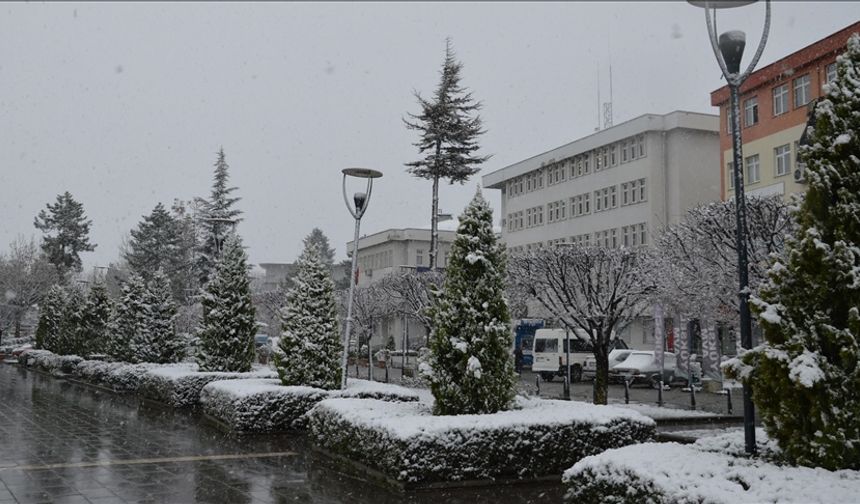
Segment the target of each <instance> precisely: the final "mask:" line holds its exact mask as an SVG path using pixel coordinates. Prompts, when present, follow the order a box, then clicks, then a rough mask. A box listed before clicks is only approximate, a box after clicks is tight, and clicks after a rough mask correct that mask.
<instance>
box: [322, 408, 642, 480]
mask: <svg viewBox="0 0 860 504" xmlns="http://www.w3.org/2000/svg"><path fill="white" fill-rule="evenodd" d="M515 405H516V407H517V408H519V409H512V410H508V411H501V412H498V413H494V414H482V415H446V416H442V415H436V416H434V415H433V414H432V411H431V409H430V407H429V406H428V405H426V404H424V403H420V402H408V403H404V402H399V403H392V402H384V401H376V400H370V399H327V400H324V401H322V402H320V403H319V404H318V405H317V406H316V407H314V409H313V410H311V413H310V431H311V437H312V438H313V441H314V442H315V443H316V444H317V445H318V446H320V447H321V448H323V449H325V450H328V451H330V452H333V453H335V454H338V455H341V456H344V457H347V458H350V459H352V460H355V461H358V462H360V463H362V464H364V465H367V466H369V467H371V468H373V469H376V470H378V471H381V472H382V473H383V474H385V475H387V476H388V477H389V478H390V479H392V480H394V481H396V482H398V483H400V484H404V485H411V484H418V485H421V484H429V483H433V482H440V481H463V480H476V479H497V478H500V479H530V478H537V477H545V476H547V475H557V474H560V473H561V472H562V471H563V470H564V469H565V468H567V467H570V465H571V464H573V463H574V462H576V461H578V460H580V459H581V458H583V457H586V456H588V455H593V454H595V453H600V452H602V451H604V450H607V449H610V448H617V447H620V446H625V445H628V444H631V443H640V442H644V441H649V440H651V439H652V438H653V436H654V434H655V428H654V426H655V423H654V421H653V420H651V419H650V418H646V417H644V416H642V415H640V414H638V413H636V412H633V411H629V410H624V409H620V408H614V407H611V406H596V405H592V404H586V403H581V402H570V401H548V400H528V399H524V398H518V400H517V401H516V403H515Z"/></svg>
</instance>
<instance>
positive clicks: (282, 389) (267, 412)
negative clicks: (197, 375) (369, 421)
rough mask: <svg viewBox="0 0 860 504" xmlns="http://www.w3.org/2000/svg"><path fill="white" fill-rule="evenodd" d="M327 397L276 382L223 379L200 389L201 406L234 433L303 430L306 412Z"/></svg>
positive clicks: (316, 389) (316, 390) (325, 393)
mask: <svg viewBox="0 0 860 504" xmlns="http://www.w3.org/2000/svg"><path fill="white" fill-rule="evenodd" d="M326 397H328V393H327V392H326V391H325V390H323V389H318V388H312V387H301V386H284V385H281V381H280V380H279V379H273V380H224V381H220V382H214V383H209V384H208V385H206V386H205V387H203V391H202V393H201V394H200V405H201V407H202V409H203V411H204V412H205V413H206V414H207V415H209V416H211V417H213V418H215V419H217V420H219V421H220V422H222V423H224V424H225V425H227V426H228V427H229V428H230V430H233V431H236V432H284V431H293V430H300V429H303V428H305V425H306V423H307V418H306V415H307V412H308V411H310V409H311V408H313V407H314V406H315V405H316V404H317V403H318V402H320V401H322V400H323V399H325V398H326Z"/></svg>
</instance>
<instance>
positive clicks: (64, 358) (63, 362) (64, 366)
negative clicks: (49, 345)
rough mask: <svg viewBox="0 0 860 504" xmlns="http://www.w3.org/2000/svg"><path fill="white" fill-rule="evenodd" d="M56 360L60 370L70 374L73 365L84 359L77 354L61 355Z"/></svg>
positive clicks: (73, 368) (73, 367)
mask: <svg viewBox="0 0 860 504" xmlns="http://www.w3.org/2000/svg"><path fill="white" fill-rule="evenodd" d="M58 360H59V364H60V371H62V372H64V373H66V374H71V373H72V372H73V371H74V370H75V367H76V366H77V365H78V364H79V363H81V362H83V361H84V358H83V357H80V356H78V355H61V356H59V358H58Z"/></svg>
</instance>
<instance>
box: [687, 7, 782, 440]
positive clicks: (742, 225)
mask: <svg viewBox="0 0 860 504" xmlns="http://www.w3.org/2000/svg"><path fill="white" fill-rule="evenodd" d="M688 1H689V3H690V4H692V5H695V6H696V7H702V8H704V10H705V23H706V24H707V26H708V38H709V39H710V42H711V48H712V49H713V50H714V56H715V57H716V58H717V63H718V64H719V65H720V70H722V72H723V76H724V77H725V79H726V83H727V84H728V86H729V100H730V102H729V107H730V113H729V117H730V120H731V131H732V153H733V155H732V177H733V179H734V182H735V188H734V190H735V221H736V222H735V224H736V230H735V240H736V243H737V251H738V284H739V290H738V297H739V309H740V333H741V346H742V347H743V348H744V349H747V350H749V349H750V348H752V321H751V318H750V308H749V295H750V293H749V265H748V259H747V242H746V232H747V221H746V197H745V195H744V177H743V148H742V141H741V125H740V113H741V111H740V87H741V85H742V84H743V83H744V81H745V80H746V79H747V77H749V75H750V73H752V71H753V69H754V68H755V66H756V64H757V63H758V60H759V58H760V57H761V53H762V51H764V46H765V44H766V43H767V36H768V32H769V31H770V0H765V18H764V29H763V31H762V35H761V39H760V40H759V44H758V48H757V49H756V52H755V55H754V56H753V58H752V61H750V64H749V66H748V67H747V68H746V70H744V71H743V72H741V71H740V66H741V58H742V57H743V52H744V46H745V45H746V35H745V34H744V32H742V31H729V32H726V33H723V34H721V35H720V36H719V38H717V18H716V10H717V9H725V8H731V7H739V6H743V5H748V4H751V3H755V0H752V1H749V0H742V1H708V0H698V1H696V0H688ZM743 396H744V398H743V399H744V400H743V403H744V441H745V448H746V452H747V453H749V454H754V453H755V451H756V446H755V424H754V421H755V411H754V409H753V402H752V391H751V390H750V388H749V386H747V385H744V389H743Z"/></svg>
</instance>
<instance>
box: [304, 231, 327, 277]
mask: <svg viewBox="0 0 860 504" xmlns="http://www.w3.org/2000/svg"><path fill="white" fill-rule="evenodd" d="M302 242H303V243H304V246H305V248H308V246H310V245H314V246H316V247H317V250H319V253H320V260H321V261H322V262H323V264H325V265H326V266H328V267H331V266H332V265H333V264H334V249H333V248H332V247H331V245H330V244H329V241H328V236H326V235H325V233H323V232H322V230H321V229H320V228H313V229H312V230H311V233H310V234H309V235H307V236H306V237H305V238H304V240H302Z"/></svg>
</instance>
